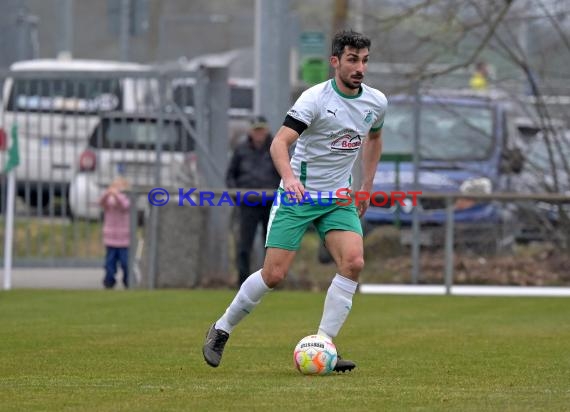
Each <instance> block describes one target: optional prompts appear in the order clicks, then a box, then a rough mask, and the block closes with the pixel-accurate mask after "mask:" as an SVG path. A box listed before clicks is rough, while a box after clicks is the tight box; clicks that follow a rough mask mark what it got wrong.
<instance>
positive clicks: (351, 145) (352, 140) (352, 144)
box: [331, 129, 362, 152]
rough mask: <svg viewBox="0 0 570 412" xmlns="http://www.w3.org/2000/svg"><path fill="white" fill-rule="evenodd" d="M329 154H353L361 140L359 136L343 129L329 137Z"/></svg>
mask: <svg viewBox="0 0 570 412" xmlns="http://www.w3.org/2000/svg"><path fill="white" fill-rule="evenodd" d="M331 138H332V139H333V141H332V142H331V152H355V151H357V150H358V149H359V148H360V145H361V144H362V139H361V138H360V135H359V134H358V133H357V132H355V131H354V130H351V129H344V130H342V131H341V132H339V133H335V134H333V135H331Z"/></svg>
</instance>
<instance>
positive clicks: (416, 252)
mask: <svg viewBox="0 0 570 412" xmlns="http://www.w3.org/2000/svg"><path fill="white" fill-rule="evenodd" d="M414 93H415V98H414V151H413V162H414V190H419V187H420V185H419V182H420V178H419V176H420V137H421V131H420V116H421V98H420V83H419V81H416V82H415V84H414ZM420 236H421V233H420V217H419V211H418V206H415V207H414V209H413V210H412V283H413V284H414V285H416V284H417V283H418V281H419V279H420V246H421V239H420Z"/></svg>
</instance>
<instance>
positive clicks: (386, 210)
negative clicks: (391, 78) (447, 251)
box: [364, 93, 523, 227]
mask: <svg viewBox="0 0 570 412" xmlns="http://www.w3.org/2000/svg"><path fill="white" fill-rule="evenodd" d="M414 99H415V98H414V96H409V95H402V96H394V97H392V98H391V99H390V101H389V106H388V112H387V114H386V121H385V124H384V128H383V141H384V148H383V158H382V160H381V161H380V163H379V165H378V169H377V172H376V176H375V179H374V185H373V189H374V191H381V192H385V193H390V192H393V191H404V192H408V191H411V190H420V191H422V192H438V193H449V192H453V193H457V192H464V193H468V194H473V193H491V192H497V191H509V190H510V189H511V181H512V180H513V178H514V177H515V176H516V175H517V174H518V173H519V172H520V170H521V168H522V161H523V159H522V155H521V152H520V150H519V149H518V148H517V139H518V134H517V133H518V130H517V123H516V122H517V119H519V118H520V112H519V111H518V108H517V107H516V106H514V105H512V104H510V103H509V102H508V101H505V100H503V99H498V98H491V97H487V96H477V95H467V96H463V95H453V94H451V93H448V94H431V95H422V97H421V100H420V102H421V103H420V123H419V134H420V137H419V146H420V163H419V167H420V169H419V176H418V186H417V187H416V186H415V185H414V169H413V162H412V161H411V160H412V154H413V145H414ZM413 207H414V206H413V205H412V198H411V197H408V198H406V200H405V201H404V204H403V205H401V206H398V205H397V204H394V205H391V204H390V203H388V204H386V205H382V206H375V205H374V204H373V203H372V204H371V205H370V207H369V209H368V211H367V213H366V214H365V216H364V219H365V222H366V224H367V225H380V224H394V223H400V224H401V225H402V226H406V225H410V224H411V222H412V212H413ZM416 207H417V208H418V212H419V220H420V222H421V223H422V224H423V225H428V226H442V225H443V224H444V223H445V219H446V216H445V199H443V198H442V199H428V198H424V199H422V198H420V199H419V202H418V204H417V206H416ZM509 219H510V213H509V211H508V208H507V207H506V206H505V205H504V204H501V203H499V202H484V203H481V202H476V201H472V200H467V199H458V201H457V202H456V203H455V212H454V221H455V222H457V223H458V227H459V226H460V225H464V226H469V225H471V226H477V227H482V225H484V224H488V225H490V226H493V225H495V226H496V225H497V223H505V222H506V221H508V220H509Z"/></svg>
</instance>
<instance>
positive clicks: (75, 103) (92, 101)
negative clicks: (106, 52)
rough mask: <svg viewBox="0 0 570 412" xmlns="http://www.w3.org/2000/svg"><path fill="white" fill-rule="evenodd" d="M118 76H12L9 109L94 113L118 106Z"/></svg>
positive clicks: (120, 97)
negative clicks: (35, 77) (116, 77)
mask: <svg viewBox="0 0 570 412" xmlns="http://www.w3.org/2000/svg"><path fill="white" fill-rule="evenodd" d="M122 106H123V101H122V92H121V85H120V82H119V80H118V79H96V78H91V79H14V82H13V83H12V87H11V90H10V95H9V97H8V102H7V110H8V111H14V112H19V111H25V112H49V113H93V112H97V111H109V110H121V109H122Z"/></svg>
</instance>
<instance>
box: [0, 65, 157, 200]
mask: <svg viewBox="0 0 570 412" xmlns="http://www.w3.org/2000/svg"><path fill="white" fill-rule="evenodd" d="M148 69H149V67H148V66H145V65H140V64H133V63H121V62H113V61H97V60H73V59H71V60H69V59H60V60H53V59H41V60H30V61H22V62H17V63H15V64H13V65H12V66H11V67H10V70H11V74H10V77H8V78H7V79H6V81H5V82H4V89H3V102H4V104H3V106H2V108H3V115H2V117H1V118H2V119H3V125H2V126H3V127H4V129H5V130H6V131H7V130H10V129H11V128H12V126H13V125H17V126H18V135H19V142H20V166H19V167H18V168H17V170H16V181H17V194H18V195H19V196H20V197H22V198H23V199H24V201H25V202H26V203H27V204H28V205H30V206H42V207H43V206H45V205H47V204H48V202H49V201H50V200H51V199H53V198H54V197H57V196H66V194H67V190H68V187H69V182H70V180H71V177H72V175H73V162H74V161H75V159H76V158H77V155H78V153H79V151H80V150H81V149H82V148H83V147H85V144H86V142H87V139H88V137H89V135H90V134H91V131H92V130H93V127H94V126H95V124H96V123H97V118H98V115H99V113H100V112H104V111H111V110H121V111H127V112H134V111H140V110H145V109H148V108H152V107H155V106H156V104H157V100H156V85H155V84H154V83H153V81H152V80H150V79H148V78H144V77H140V78H137V77H126V76H121V75H117V74H116V72H118V71H119V72H120V71H129V72H133V73H137V72H143V71H146V70H148Z"/></svg>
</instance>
